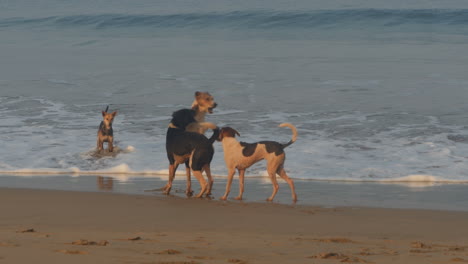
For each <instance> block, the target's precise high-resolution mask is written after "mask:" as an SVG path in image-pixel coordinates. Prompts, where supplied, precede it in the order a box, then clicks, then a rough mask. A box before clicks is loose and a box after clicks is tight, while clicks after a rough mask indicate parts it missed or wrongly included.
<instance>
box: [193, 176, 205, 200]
mask: <svg viewBox="0 0 468 264" xmlns="http://www.w3.org/2000/svg"><path fill="white" fill-rule="evenodd" d="M193 175H194V176H195V178H197V180H198V182H199V183H200V188H201V190H200V192H199V193H198V194H197V196H195V198H201V197H202V196H203V194H204V193H205V192H206V189H207V187H208V184H207V183H206V181H205V179H204V178H203V174H202V171H201V170H197V171H195V170H194V171H193Z"/></svg>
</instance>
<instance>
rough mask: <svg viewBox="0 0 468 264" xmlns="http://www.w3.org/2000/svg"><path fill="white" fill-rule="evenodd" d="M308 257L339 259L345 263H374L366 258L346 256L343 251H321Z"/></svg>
mask: <svg viewBox="0 0 468 264" xmlns="http://www.w3.org/2000/svg"><path fill="white" fill-rule="evenodd" d="M308 258H315V259H337V260H340V262H343V263H372V262H369V261H367V260H365V259H361V258H358V257H353V256H346V255H344V254H341V253H333V252H330V253H325V252H324V253H320V254H318V255H315V256H310V257H308Z"/></svg>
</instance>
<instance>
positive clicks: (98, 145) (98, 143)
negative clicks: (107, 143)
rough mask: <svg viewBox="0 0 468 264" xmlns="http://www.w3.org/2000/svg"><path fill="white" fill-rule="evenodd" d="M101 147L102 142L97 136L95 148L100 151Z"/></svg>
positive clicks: (102, 145)
mask: <svg viewBox="0 0 468 264" xmlns="http://www.w3.org/2000/svg"><path fill="white" fill-rule="evenodd" d="M103 147H104V142H102V141H101V140H99V138H98V140H97V149H98V151H101V150H102V149H103Z"/></svg>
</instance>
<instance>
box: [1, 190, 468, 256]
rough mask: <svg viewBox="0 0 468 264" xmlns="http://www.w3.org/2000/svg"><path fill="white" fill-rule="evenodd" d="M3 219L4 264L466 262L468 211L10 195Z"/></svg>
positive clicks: (38, 193)
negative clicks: (28, 263) (30, 263)
mask: <svg viewBox="0 0 468 264" xmlns="http://www.w3.org/2000/svg"><path fill="white" fill-rule="evenodd" d="M0 211H1V212H2V217H1V218H0V263H27V262H31V261H34V260H35V259H36V260H37V259H41V260H42V263H48V262H56V263H141V264H143V263H158V264H163V263H178V264H182V263H192V264H193V263H250V264H251V263H337V262H350V263H413V264H419V263H452V262H453V263H460V262H462V263H463V262H466V261H468V212H452V211H444V212H441V211H434V210H415V209H385V208H363V207H336V208H324V207H317V206H310V205H293V206H292V205H284V204H277V203H256V202H245V203H244V202H240V203H239V202H233V201H227V202H223V201H219V200H208V199H185V198H181V197H178V196H172V197H156V196H147V195H129V194H115V193H97V192H70V191H58V190H53V191H52V190H31V189H6V188H0ZM333 260H334V261H333Z"/></svg>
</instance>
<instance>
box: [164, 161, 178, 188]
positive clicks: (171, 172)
mask: <svg viewBox="0 0 468 264" xmlns="http://www.w3.org/2000/svg"><path fill="white" fill-rule="evenodd" d="M178 166H179V164H178V163H174V164H170V165H169V179H168V181H167V184H166V186H164V194H166V195H169V193H170V192H171V188H172V181H174V177H175V172H176V170H177V167H178Z"/></svg>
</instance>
